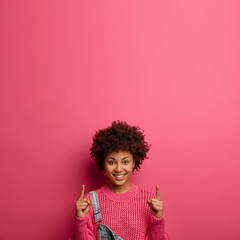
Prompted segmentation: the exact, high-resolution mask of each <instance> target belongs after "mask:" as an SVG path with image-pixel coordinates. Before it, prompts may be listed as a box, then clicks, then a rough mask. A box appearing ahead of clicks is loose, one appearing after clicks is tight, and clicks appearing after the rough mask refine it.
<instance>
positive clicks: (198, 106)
mask: <svg viewBox="0 0 240 240" xmlns="http://www.w3.org/2000/svg"><path fill="white" fill-rule="evenodd" d="M239 12H240V4H239V1H237V0H235V1H233V0H218V1H213V0H201V1H200V0H199V1H192V0H179V1H178V0H171V1H113V0H108V1H106V0H103V1H85V0H71V1H67V0H66V1H63V0H61V1H60V0H56V1H52V0H41V1H33V0H28V1H27V0H25V1H23V0H22V1H18V0H16V1H13V0H1V1H0V58H1V65H0V74H1V75H0V78H1V83H0V100H1V103H0V104H1V118H0V119H1V125H0V131H1V132H0V135H1V142H0V146H1V151H0V154H1V155H0V161H1V162H0V192H1V196H0V239H1V240H16V239H18V240H26V239H27V240H28V239H29V240H30V239H31V240H32V239H33V240H40V239H41V240H65V239H67V238H68V236H70V235H71V233H72V230H73V226H74V225H73V223H74V214H75V201H76V199H77V198H78V195H79V193H80V189H81V184H82V183H85V185H86V187H87V191H89V190H92V189H94V188H97V187H99V186H101V184H103V183H104V179H103V176H102V174H100V173H98V171H97V169H96V167H95V165H94V163H93V161H92V160H91V159H90V157H89V148H90V146H91V139H92V136H93V134H94V133H95V131H96V130H98V129H99V128H104V127H106V126H109V125H110V124H111V122H112V121H113V120H118V119H120V120H125V121H127V122H128V123H130V124H133V125H138V126H140V127H141V128H142V129H143V130H144V131H145V134H146V140H147V141H149V142H150V143H151V144H152V149H151V151H150V154H149V157H150V158H149V159H148V160H146V161H145V162H144V164H143V166H142V169H141V170H140V172H137V173H136V174H135V176H133V178H132V181H133V182H134V183H136V184H138V185H140V186H142V187H146V188H148V189H150V190H152V191H154V190H155V186H156V184H159V186H160V194H161V197H162V199H163V201H164V204H165V205H164V206H165V210H164V211H165V217H166V230H167V232H168V233H169V235H170V238H171V240H187V239H189V240H203V239H204V240H212V239H214V240H215V239H218V240H226V239H231V240H238V239H240V231H239V222H240V211H239V202H240V193H239V185H240V179H239V167H240V163H239V161H240V147H239V146H240V144H239V143H240V141H239V140H240V139H239V138H240V124H239V123H240V111H239V109H240V107H239V106H240V104H239V103H240V91H239V90H240V47H239V46H240V45H239V42H240V17H239V16H240V15H239Z"/></svg>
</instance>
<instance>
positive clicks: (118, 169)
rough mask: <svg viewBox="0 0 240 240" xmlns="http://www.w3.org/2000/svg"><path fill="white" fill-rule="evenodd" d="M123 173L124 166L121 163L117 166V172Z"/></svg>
mask: <svg viewBox="0 0 240 240" xmlns="http://www.w3.org/2000/svg"><path fill="white" fill-rule="evenodd" d="M121 171H122V166H121V164H120V163H118V164H117V165H116V168H115V172H121Z"/></svg>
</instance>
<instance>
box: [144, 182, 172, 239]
mask: <svg viewBox="0 0 240 240" xmlns="http://www.w3.org/2000/svg"><path fill="white" fill-rule="evenodd" d="M148 205H149V207H150V209H151V213H152V214H151V216H150V218H151V219H150V227H149V232H148V233H147V238H146V239H147V240H152V239H159V240H170V239H169V237H168V234H167V233H165V219H164V216H163V202H162V201H161V199H160V193H159V186H157V187H156V198H152V199H150V200H148Z"/></svg>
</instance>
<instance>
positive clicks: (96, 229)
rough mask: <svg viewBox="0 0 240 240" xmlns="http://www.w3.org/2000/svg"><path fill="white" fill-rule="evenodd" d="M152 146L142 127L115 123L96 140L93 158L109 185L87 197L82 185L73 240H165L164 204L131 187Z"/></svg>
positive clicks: (157, 193)
mask: <svg viewBox="0 0 240 240" xmlns="http://www.w3.org/2000/svg"><path fill="white" fill-rule="evenodd" d="M149 149H150V145H149V144H148V143H147V142H146V141H145V140H144V135H143V133H142V132H141V131H140V128H139V127H136V126H130V125H128V124H127V123H126V122H121V121H117V122H116V121H114V122H113V123H112V125H111V126H110V127H108V128H105V129H101V130H99V131H97V132H96V133H95V135H94V137H93V144H92V147H91V157H92V158H93V159H94V160H95V162H96V164H97V166H98V168H99V170H102V171H103V172H104V175H106V176H107V177H108V179H109V183H108V184H107V185H105V186H103V187H102V188H100V189H97V190H96V191H93V192H90V193H87V194H86V195H85V186H84V185H82V189H81V193H80V196H79V199H78V200H77V201H76V216H75V217H76V226H75V233H74V237H73V238H74V239H75V240H80V239H81V240H92V239H95V240H96V239H115V240H121V239H124V240H134V239H138V240H146V239H147V240H153V239H155V240H158V239H159V240H160V239H161V240H167V239H169V238H168V235H167V234H166V233H165V229H164V221H165V219H164V216H163V202H162V201H161V199H160V193H159V187H158V186H156V195H154V194H153V193H151V192H150V191H148V190H146V189H143V188H140V187H138V186H136V185H134V184H132V183H130V181H129V178H130V176H131V175H132V174H133V173H134V171H136V170H139V169H140V166H141V164H142V162H143V160H144V159H146V158H147V152H148V151H149Z"/></svg>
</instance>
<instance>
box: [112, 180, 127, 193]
mask: <svg viewBox="0 0 240 240" xmlns="http://www.w3.org/2000/svg"><path fill="white" fill-rule="evenodd" d="M108 186H109V188H110V190H111V191H112V192H114V193H116V194H124V193H126V192H127V191H128V190H129V189H130V188H131V184H130V182H126V183H125V184H124V185H121V186H117V185H114V184H113V183H112V182H110V183H109V184H108Z"/></svg>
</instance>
